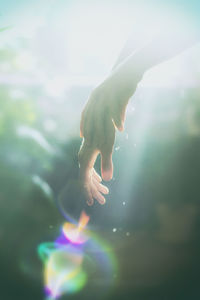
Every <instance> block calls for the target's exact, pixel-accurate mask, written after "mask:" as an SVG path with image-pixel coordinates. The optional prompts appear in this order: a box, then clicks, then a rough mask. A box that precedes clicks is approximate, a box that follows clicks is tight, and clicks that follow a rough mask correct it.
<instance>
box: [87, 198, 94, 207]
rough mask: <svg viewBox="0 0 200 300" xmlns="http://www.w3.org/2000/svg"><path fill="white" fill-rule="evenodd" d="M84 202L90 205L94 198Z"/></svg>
mask: <svg viewBox="0 0 200 300" xmlns="http://www.w3.org/2000/svg"><path fill="white" fill-rule="evenodd" d="M86 203H87V205H88V206H92V205H93V203H94V200H93V199H90V200H87V202H86Z"/></svg>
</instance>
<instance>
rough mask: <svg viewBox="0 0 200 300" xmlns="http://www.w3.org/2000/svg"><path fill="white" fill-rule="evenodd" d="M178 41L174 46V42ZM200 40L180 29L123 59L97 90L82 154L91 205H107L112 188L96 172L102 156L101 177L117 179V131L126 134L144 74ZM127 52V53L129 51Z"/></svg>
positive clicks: (84, 121)
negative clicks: (130, 108)
mask: <svg viewBox="0 0 200 300" xmlns="http://www.w3.org/2000/svg"><path fill="white" fill-rule="evenodd" d="M171 39H172V40H173V41H175V42H173V43H172V40H171ZM198 41H199V37H198V36H196V33H194V34H191V32H190V31H189V30H188V31H187V32H186V31H185V30H181V29H180V28H178V30H177V31H175V32H170V33H169V34H165V35H164V36H159V37H158V38H156V39H155V40H153V41H151V42H150V43H148V44H147V45H146V46H144V47H143V48H141V49H139V50H138V51H135V48H134V47H133V49H132V51H133V53H132V54H130V49H129V51H128V52H127V55H128V57H123V55H122V58H121V60H120V59H119V61H118V63H117V65H116V66H115V67H114V69H113V71H112V73H111V74H110V75H109V76H108V77H107V78H106V79H105V80H104V82H103V83H101V84H100V85H99V86H98V87H97V88H95V89H94V91H93V92H92V94H91V96H90V97H89V99H88V102H87V103H86V106H85V108H84V110H83V112H82V116H81V123H80V136H81V137H82V138H83V143H82V145H81V148H80V151H79V164H80V182H81V186H82V189H83V194H84V195H85V199H86V201H87V203H88V205H93V203H94V199H96V200H97V201H98V202H99V203H100V204H104V203H105V197H104V196H103V194H104V195H105V194H108V192H109V191H108V188H107V187H106V186H104V185H103V184H101V183H100V182H101V180H102V179H101V177H100V176H99V175H98V174H97V173H96V171H95V170H94V164H95V161H96V158H97V156H98V155H99V154H100V155H101V175H102V178H103V180H105V181H109V180H111V179H112V176H113V163H112V152H113V145H114V141H115V131H116V129H118V130H119V131H123V129H124V122H125V113H126V107H127V104H128V102H129V99H130V97H131V96H132V95H133V94H134V92H135V90H136V88H137V85H138V83H139V82H140V80H141V79H142V77H143V74H144V73H145V72H146V71H147V70H149V69H150V68H151V67H153V66H156V65H157V64H159V63H162V62H163V61H166V60H168V59H170V58H172V57H174V56H176V55H177V54H179V53H181V52H182V51H184V50H185V49H187V48H189V47H190V46H192V45H193V44H195V43H196V42H198ZM125 52H126V51H125Z"/></svg>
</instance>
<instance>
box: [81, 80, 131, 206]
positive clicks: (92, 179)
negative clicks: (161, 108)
mask: <svg viewBox="0 0 200 300" xmlns="http://www.w3.org/2000/svg"><path fill="white" fill-rule="evenodd" d="M114 91H115V92H114ZM116 92H117V91H116V87H115V89H114V87H113V85H112V82H110V81H109V80H107V81H105V82H104V83H103V84H102V85H100V86H99V87H97V88H96V89H95V90H94V91H93V92H92V94H91V96H90V98H89V100H88V102H87V104H86V106H85V108H84V110H83V112H82V117H81V125H80V135H81V137H83V138H84V139H83V143H82V146H81V148H80V151H79V164H80V180H81V184H82V187H83V192H84V195H85V198H86V200H87V203H88V205H92V204H93V203H94V199H96V200H97V201H98V202H99V203H100V204H104V203H105V198H104V196H103V195H102V193H103V194H108V192H109V190H108V189H107V187H105V186H104V185H102V184H101V183H100V182H101V177H100V176H99V175H98V174H97V173H96V171H95V170H94V164H95V161H96V158H97V156H98V154H99V153H100V154H101V174H102V177H103V180H107V181H108V180H111V179H112V176H113V163H112V152H113V145H114V141H115V130H116V128H118V130H120V131H122V130H123V128H124V119H125V110H126V105H127V103H128V100H127V97H126V96H125V95H122V93H120V92H119V93H117V94H116ZM120 94H121V96H120Z"/></svg>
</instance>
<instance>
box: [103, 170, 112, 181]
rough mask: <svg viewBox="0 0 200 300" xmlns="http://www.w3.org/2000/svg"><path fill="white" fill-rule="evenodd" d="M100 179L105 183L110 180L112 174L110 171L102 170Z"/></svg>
mask: <svg viewBox="0 0 200 300" xmlns="http://www.w3.org/2000/svg"><path fill="white" fill-rule="evenodd" d="M102 178H103V180H105V181H110V180H111V179H112V172H111V171H103V170H102Z"/></svg>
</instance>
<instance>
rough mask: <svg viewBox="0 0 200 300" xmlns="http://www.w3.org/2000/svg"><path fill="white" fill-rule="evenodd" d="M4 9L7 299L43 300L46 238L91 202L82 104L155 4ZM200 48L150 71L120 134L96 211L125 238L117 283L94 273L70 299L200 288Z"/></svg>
mask: <svg viewBox="0 0 200 300" xmlns="http://www.w3.org/2000/svg"><path fill="white" fill-rule="evenodd" d="M0 7H1V16H0V20H1V22H0V25H1V31H0V245H1V247H0V266H1V271H0V291H1V296H0V299H2V300H14V299H17V300H23V299H28V300H32V299H34V300H35V299H37V300H40V299H41V300H42V299H44V293H43V266H42V263H41V262H40V260H39V258H38V255H37V246H38V245H39V244H40V243H42V242H46V241H53V240H54V239H55V238H56V237H57V235H58V232H59V230H60V226H61V225H62V224H63V222H64V221H65V218H64V216H65V215H66V214H67V215H69V216H70V217H73V218H75V219H77V218H78V216H79V215H80V213H81V210H82V209H83V207H84V206H85V204H84V203H83V200H82V198H81V195H80V194H79V193H78V190H77V178H78V161H77V153H78V150H79V147H80V144H81V139H80V138H79V120H80V113H81V110H82V108H83V106H84V103H85V101H86V100H87V98H88V96H89V94H90V92H91V91H92V89H93V88H94V86H95V85H97V84H98V83H99V82H100V81H101V80H102V79H103V78H104V77H105V75H106V74H107V73H108V72H109V70H110V69H111V67H112V65H113V64H114V62H115V60H116V59H117V56H118V54H119V52H120V49H121V47H122V46H123V43H124V42H125V40H126V39H127V37H128V35H129V33H130V32H131V31H132V28H135V27H136V24H137V22H139V19H140V18H139V16H138V12H141V13H143V14H145V13H144V9H143V6H142V5H140V6H139V4H138V1H123V2H122V1H121V2H120V1H119V2H118V3H117V4H116V3H114V2H113V1H110V2H109V4H108V3H106V2H102V3H101V2H98V1H97V2H95V3H94V2H91V1H86V2H85V3H84V4H83V2H81V1H66V2H64V1H35V2H32V1H30V2H29V3H28V4H27V2H25V1H18V2H17V4H16V3H14V2H13V1H7V2H6V3H4V4H0ZM151 8H152V12H154V11H155V9H154V6H151ZM148 13H149V12H148ZM158 14H159V15H161V12H159V13H158ZM152 16H153V13H152ZM102 20H104V22H102ZM143 25H144V27H145V24H143ZM134 26H135V27H134ZM137 28H138V27H137ZM142 30H143V29H142ZM136 32H137V34H138V39H139V38H143V37H141V36H142V32H140V30H139V29H138V30H136ZM136 40H137V39H136ZM199 53H200V52H199V45H196V46H195V47H193V48H191V49H189V50H187V51H186V52H184V53H183V54H181V55H179V56H178V57H176V58H174V59H172V60H170V61H169V62H166V63H163V64H162V65H160V66H158V67H156V68H154V69H152V70H150V71H149V72H148V73H147V74H146V75H145V77H144V79H143V81H142V82H141V83H140V85H139V86H138V89H137V91H136V93H135V95H134V96H133V99H132V101H131V103H130V104H129V106H128V110H127V120H126V129H125V131H124V132H123V133H120V134H119V133H117V138H116V143H115V150H114V154H113V161H114V168H115V169H114V178H113V180H112V181H111V182H110V183H108V184H107V185H108V187H109V189H110V194H109V195H108V197H107V202H106V204H105V206H100V205H98V204H95V205H94V207H93V208H91V209H90V210H89V214H90V216H91V220H90V228H91V229H92V230H94V231H95V232H97V233H98V235H99V236H101V237H102V238H103V239H104V240H106V241H108V242H109V243H110V244H111V245H112V247H113V253H114V254H115V256H116V259H117V261H118V268H119V271H118V274H117V275H116V274H113V276H117V283H116V284H115V285H114V286H111V287H109V293H107V294H105V293H103V291H104V290H105V289H106V288H107V284H106V282H105V281H104V280H103V278H101V284H99V283H98V280H96V278H95V275H94V276H92V277H91V278H89V281H88V284H87V285H86V286H85V287H84V289H83V290H82V291H80V292H79V293H78V294H74V295H71V296H69V295H64V296H63V297H62V299H63V300H64V299H68V298H69V299H94V298H95V299H135V300H150V299H155V300H156V299H158V300H161V299H162V300H171V299H182V300H183V299H198V297H200V292H199V268H200V261H199V250H200V238H199V229H200V228H199V226H200V203H199V198H200V184H199V178H200V177H199V172H200V102H199V97H200V86H199V79H200V64H199V58H200V55H199ZM99 163H100V162H99V160H98V161H97V164H96V169H97V170H98V171H99ZM63 203H64V204H63Z"/></svg>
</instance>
